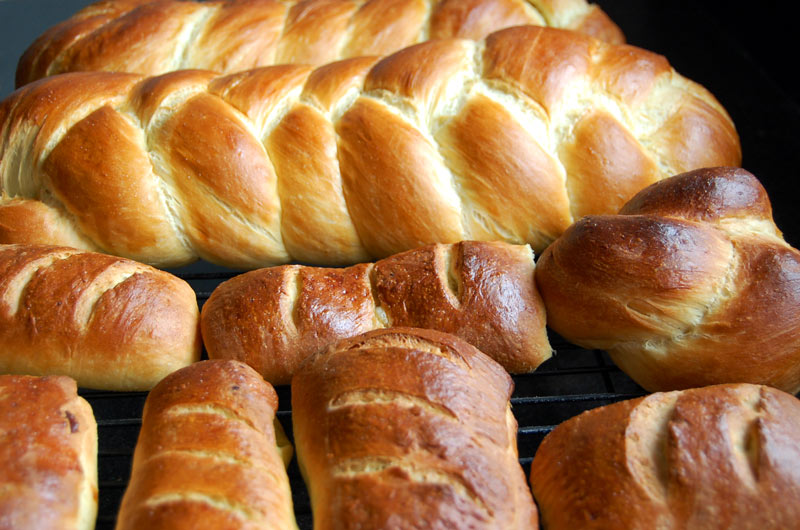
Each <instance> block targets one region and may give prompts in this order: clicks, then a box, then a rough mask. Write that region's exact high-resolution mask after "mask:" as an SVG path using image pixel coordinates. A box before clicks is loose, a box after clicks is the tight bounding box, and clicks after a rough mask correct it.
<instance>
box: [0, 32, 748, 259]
mask: <svg viewBox="0 0 800 530" xmlns="http://www.w3.org/2000/svg"><path fill="white" fill-rule="evenodd" d="M556 58H557V60H556ZM376 61H377V62H376ZM73 76H74V77H70V76H64V77H60V78H56V79H53V80H50V81H45V82H43V83H41V84H36V85H33V86H31V87H30V88H27V89H23V90H21V91H20V92H18V93H17V94H16V95H15V96H13V97H12V98H10V100H8V101H7V102H5V103H4V104H3V106H2V107H0V118H3V120H2V122H3V123H5V125H4V132H3V148H4V152H3V159H2V161H0V170H2V174H3V186H4V191H5V193H7V194H8V195H9V196H11V197H14V196H23V197H27V198H39V197H41V196H42V195H44V193H45V192H44V191H43V189H45V188H46V189H47V193H51V194H52V196H53V197H55V198H56V199H57V200H59V201H60V202H61V203H62V204H63V205H64V207H65V209H66V210H67V211H68V212H69V213H70V214H71V215H72V216H74V218H75V220H76V221H77V222H78V224H79V225H80V231H81V232H84V233H86V234H87V235H88V236H89V237H90V238H91V239H92V240H93V241H94V242H95V243H96V244H97V245H98V246H99V247H101V248H103V249H104V250H106V251H108V252H111V253H115V254H120V255H123V256H130V257H134V258H135V259H139V260H142V261H146V262H149V263H157V264H178V263H182V262H186V261H189V260H191V259H192V258H193V257H194V256H193V254H195V255H199V256H201V257H203V258H205V259H208V260H210V261H214V262H218V263H222V264H226V265H229V266H233V267H243V268H252V267H257V266H263V265H265V264H273V263H279V262H286V261H288V260H290V259H295V260H298V261H304V262H309V263H332V264H343V263H353V262H358V261H363V260H365V259H366V258H369V257H383V256H386V255H390V254H393V253H397V252H400V251H402V250H406V249H409V248H414V247H417V246H420V245H423V244H426V243H430V242H455V241H460V240H463V239H479V240H495V239H500V240H505V241H508V242H512V243H530V244H531V245H532V246H533V248H534V249H535V250H537V251H539V250H541V249H542V248H544V246H546V245H547V244H548V243H549V242H550V241H552V240H553V239H554V238H555V237H557V236H558V235H559V234H560V233H561V232H562V231H563V230H564V229H565V228H566V227H567V226H568V225H569V224H570V222H571V221H572V219H573V218H576V217H578V216H581V215H584V214H586V213H593V212H595V211H597V210H600V211H612V210H615V209H616V208H618V206H619V205H620V204H622V203H624V201H625V200H627V199H628V198H629V197H630V196H632V195H633V194H634V193H635V192H636V191H638V190H639V189H640V188H641V187H642V186H643V185H644V184H646V183H649V182H652V181H655V180H658V179H660V178H663V177H665V176H668V175H670V174H673V173H676V172H679V171H682V170H685V169H687V168H691V167H702V166H707V165H738V163H739V162H740V159H741V158H740V157H741V154H740V149H739V143H738V137H737V136H736V131H735V129H734V127H733V124H732V123H731V121H730V118H729V117H728V116H727V114H726V113H725V111H724V109H722V107H721V106H720V105H719V104H718V103H717V102H716V101H715V100H714V98H713V96H711V95H710V94H709V93H708V92H707V91H706V90H705V89H703V88H702V87H700V86H698V85H696V84H694V83H692V82H690V81H688V80H685V79H684V78H682V77H680V76H679V75H678V74H676V73H675V72H674V71H673V70H672V69H671V68H670V67H669V65H668V64H667V62H666V61H665V60H664V59H663V58H662V57H660V56H657V55H654V54H651V53H649V52H645V51H643V50H639V49H636V48H632V47H627V46H622V47H619V46H609V45H606V44H603V43H601V42H600V41H596V40H593V39H590V38H588V37H582V36H580V35H577V34H575V33H571V32H565V31H560V30H553V29H543V28H536V27H525V28H512V29H509V30H504V31H501V32H498V33H495V34H493V35H491V36H490V37H489V38H488V39H487V40H486V41H485V42H484V43H474V42H472V41H465V40H444V41H431V42H428V43H424V44H421V45H417V46H414V47H411V48H408V49H406V50H403V51H401V52H398V53H396V54H394V55H392V56H389V57H387V58H384V59H383V60H378V59H376V58H358V59H350V60H345V61H341V62H337V63H332V64H330V65H326V66H323V67H320V68H318V69H316V70H312V69H311V68H310V67H304V66H276V67H271V68H265V69H258V70H253V71H248V72H242V73H238V74H234V75H231V76H225V77H219V78H214V77H213V74H210V73H208V72H198V71H182V72H176V73H172V74H168V75H165V76H160V77H154V78H147V79H142V78H138V77H136V76H120V75H110V74H83V75H77V74H73ZM77 80H80V82H79V83H78V82H77ZM53 99H57V100H58V101H57V102H56V103H53V104H52V105H54V106H55V110H57V112H53V111H50V112H48V111H47V110H45V109H47V108H48V105H51V104H50V103H46V102H49V101H52V100H53ZM51 108H52V107H51ZM142 175H146V176H147V177H146V178H143V177H142ZM1 216H2V214H0V220H2V218H1ZM162 241H163V242H162ZM188 247H191V249H190V248H188ZM161 249H163V252H162V251H161Z"/></svg>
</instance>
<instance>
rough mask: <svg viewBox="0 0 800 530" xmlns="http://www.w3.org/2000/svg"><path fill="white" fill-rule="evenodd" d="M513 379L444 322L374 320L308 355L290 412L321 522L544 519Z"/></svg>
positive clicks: (510, 524) (485, 524) (531, 523)
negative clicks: (429, 326)
mask: <svg viewBox="0 0 800 530" xmlns="http://www.w3.org/2000/svg"><path fill="white" fill-rule="evenodd" d="M512 387H513V383H512V381H511V378H510V377H509V376H508V374H506V373H505V371H504V370H503V369H502V368H501V367H500V366H499V365H498V364H496V363H495V362H494V361H492V360H491V359H490V358H489V357H487V356H485V355H483V354H482V353H481V352H479V351H478V350H476V349H475V348H473V347H472V346H470V345H469V344H467V343H465V342H464V341H462V340H460V339H458V338H456V337H453V336H452V335H448V334H444V333H440V332H437V331H430V330H418V329H412V328H393V329H386V330H377V331H371V332H369V333H366V334H363V335H360V336H358V337H354V338H351V339H346V340H344V341H341V342H339V343H338V344H336V345H334V346H331V347H330V348H329V349H327V350H325V351H324V352H322V353H320V354H318V355H314V356H312V357H311V358H309V359H308V361H306V362H305V363H304V364H303V366H302V367H301V369H300V371H298V373H297V374H295V376H294V378H293V379H292V423H293V426H294V436H295V444H296V447H297V457H298V462H299V464H300V469H301V471H302V473H303V476H304V478H305V480H306V484H307V485H308V489H309V493H310V495H311V506H312V510H313V517H314V528H315V529H316V530H327V529H330V528H337V529H345V528H353V529H356V528H426V529H432V530H434V529H444V528H472V529H480V528H486V529H489V528H492V529H496V528H503V529H507V530H511V529H523V528H524V529H532V528H537V527H538V523H537V513H536V506H535V505H534V504H533V500H532V499H531V493H530V489H529V488H528V485H527V483H526V482H525V476H524V473H523V471H522V467H521V466H520V464H519V461H518V455H517V443H516V436H517V422H516V420H515V419H514V416H513V415H512V414H511V407H510V404H509V398H510V396H511V391H512Z"/></svg>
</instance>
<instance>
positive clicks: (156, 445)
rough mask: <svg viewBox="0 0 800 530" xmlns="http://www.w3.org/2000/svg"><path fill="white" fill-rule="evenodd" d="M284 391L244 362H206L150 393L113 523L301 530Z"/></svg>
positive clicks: (120, 528) (176, 528) (154, 529)
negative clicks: (283, 424)
mask: <svg viewBox="0 0 800 530" xmlns="http://www.w3.org/2000/svg"><path fill="white" fill-rule="evenodd" d="M277 409H278V397H277V395H276V394H275V390H274V389H273V388H272V386H271V385H269V384H268V383H266V382H265V381H264V380H263V379H261V377H260V376H259V375H258V374H257V373H256V372H255V371H253V369H252V368H250V367H248V366H247V365H245V364H243V363H239V362H237V361H202V362H199V363H195V364H193V365H191V366H188V367H186V368H183V369H181V370H178V371H177V372H175V373H173V374H171V375H169V376H167V377H166V378H165V379H164V380H163V381H161V382H160V383H159V384H158V385H157V386H156V387H155V388H154V389H153V390H152V391H151V392H150V394H149V395H148V396H147V401H146V402H145V407H144V413H143V416H142V429H141V431H140V433H139V440H138V441H137V443H136V449H135V451H134V455H133V466H132V470H131V478H130V482H129V484H128V489H127V490H126V491H125V495H124V496H123V499H122V505H121V507H120V510H119V515H118V516H117V526H116V528H117V530H127V529H131V530H141V529H149V530H182V529H186V530H206V529H207V530H227V529H231V530H234V529H235V530H256V529H263V528H270V529H275V530H284V529H295V530H296V529H297V525H296V523H295V520H294V511H293V509H292V495H291V492H290V490H289V478H288V476H287V475H286V470H285V469H284V461H283V459H282V456H281V453H280V451H279V449H278V446H277V443H278V441H277V438H276V432H275V427H274V423H275V422H276V420H275V411H276V410H277Z"/></svg>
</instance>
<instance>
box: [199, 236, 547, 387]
mask: <svg viewBox="0 0 800 530" xmlns="http://www.w3.org/2000/svg"><path fill="white" fill-rule="evenodd" d="M533 273H534V262H533V253H532V252H531V249H530V247H528V246H527V245H509V244H508V243H499V242H497V243H490V242H476V241H467V242H462V243H456V244H454V245H442V244H437V245H429V246H426V247H421V248H418V249H414V250H409V251H407V252H404V253H401V254H396V255H394V256H391V257H388V258H385V259H383V260H380V261H378V262H377V263H375V264H372V263H364V264H360V265H354V266H352V267H349V268H346V269H323V268H315V267H303V266H300V265H283V266H280V267H274V268H270V269H259V270H256V271H251V272H248V273H246V274H242V275H239V276H236V277H234V278H232V279H230V280H228V281H226V282H224V283H222V284H220V285H219V286H218V287H217V288H216V289H215V290H214V292H212V293H211V296H210V297H209V299H208V301H206V303H205V304H204V305H203V310H202V312H201V315H200V325H201V329H202V335H203V344H204V345H205V347H206V351H207V352H208V356H209V357H211V358H227V359H238V360H240V361H244V362H246V363H247V364H249V365H250V366H252V367H253V368H255V369H256V370H258V372H259V373H261V375H263V376H264V378H265V379H266V380H267V381H269V382H271V383H272V384H278V385H282V384H288V383H289V382H290V381H291V379H292V375H293V374H294V372H295V371H296V370H297V367H298V366H300V364H301V363H302V362H303V360H305V358H306V357H308V356H309V355H311V354H313V353H316V352H318V351H320V350H322V349H323V348H325V347H326V346H328V345H330V344H331V343H333V342H336V341H338V340H339V339H343V338H346V337H351V336H353V335H359V334H361V333H364V332H366V331H370V330H373V329H376V328H383V327H389V326H394V327H397V326H402V327H417V328H426V329H435V330H438V331H442V332H446V333H452V334H454V335H457V336H459V337H460V338H462V339H464V340H466V341H467V342H469V343H470V344H472V345H473V346H475V347H476V348H478V349H479V350H481V351H482V352H484V353H485V354H487V355H488V356H489V357H491V358H493V359H494V360H495V361H497V362H498V363H500V365H502V366H503V367H504V368H505V369H506V370H508V371H510V372H512V373H523V372H529V371H531V370H534V369H535V368H536V367H537V366H539V365H540V364H541V363H542V362H544V361H545V360H547V359H548V358H549V357H550V355H551V353H552V349H551V348H550V343H549V341H548V339H547V331H546V329H545V313H544V306H543V305H542V301H541V298H539V293H537V292H536V284H535V282H534V280H533Z"/></svg>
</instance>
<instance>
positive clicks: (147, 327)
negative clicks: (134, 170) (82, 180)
mask: <svg viewBox="0 0 800 530" xmlns="http://www.w3.org/2000/svg"><path fill="white" fill-rule="evenodd" d="M198 313H199V311H198V308H197V298H196V296H195V294H194V291H193V290H192V288H191V287H189V284H187V283H186V282H184V281H183V280H181V279H179V278H177V277H175V276H173V275H171V274H169V273H167V272H164V271H159V270H157V269H154V268H152V267H149V266H147V265H142V264H140V263H136V262H134V261H131V260H127V259H122V258H115V257H112V256H107V255H104V254H98V253H94V252H84V251H81V250H76V249H71V248H66V247H52V246H46V245H0V373H13V374H30V375H49V374H60V375H68V376H70V377H72V378H74V379H75V380H76V381H77V382H78V385H79V386H81V387H88V388H98V389H106V390H149V389H150V388H152V387H153V385H155V384H156V383H157V382H158V381H160V380H161V379H162V378H163V377H164V376H165V375H167V374H169V373H170V372H172V371H174V370H177V369H178V368H181V367H183V366H186V365H187V364H189V363H192V362H194V361H196V360H198V359H199V358H200V349H201V344H200V330H199V323H198V321H199V314H198Z"/></svg>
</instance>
